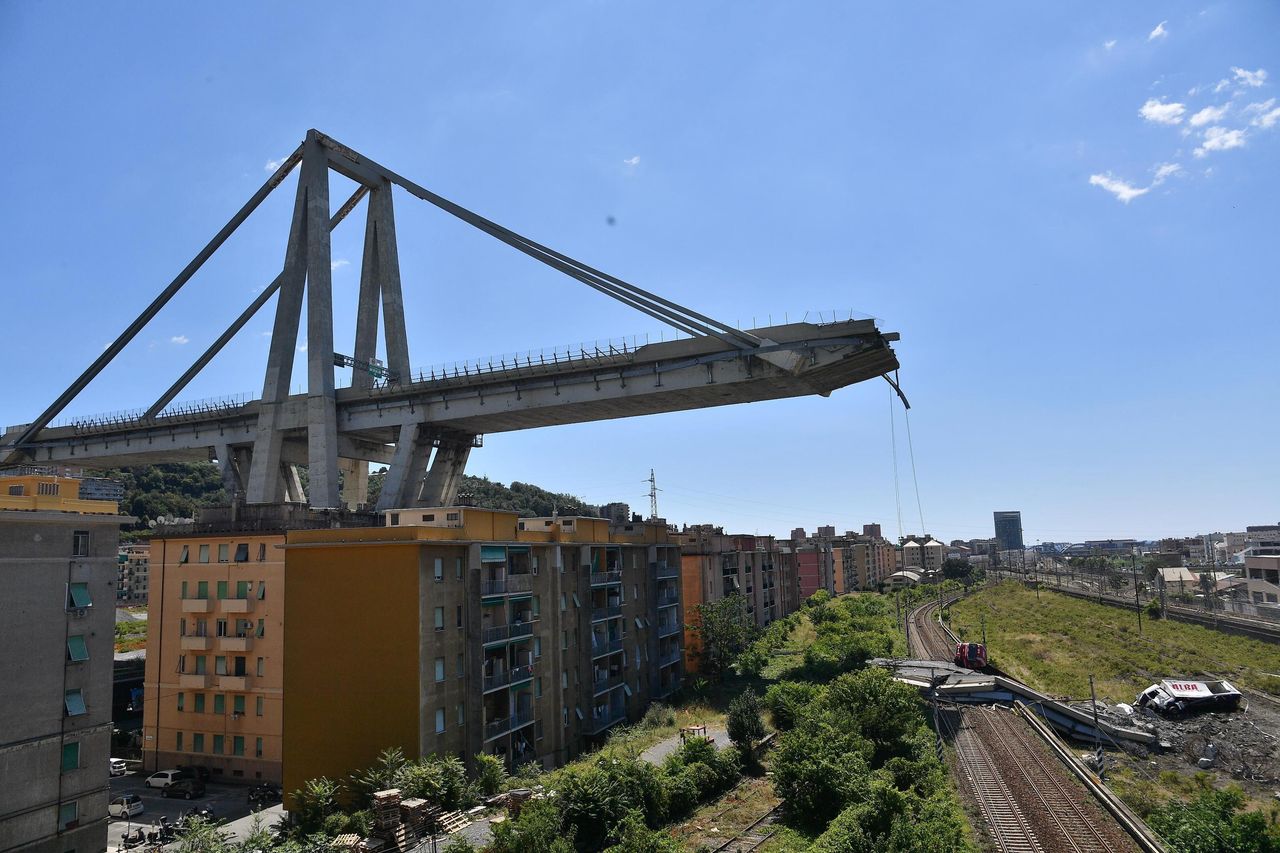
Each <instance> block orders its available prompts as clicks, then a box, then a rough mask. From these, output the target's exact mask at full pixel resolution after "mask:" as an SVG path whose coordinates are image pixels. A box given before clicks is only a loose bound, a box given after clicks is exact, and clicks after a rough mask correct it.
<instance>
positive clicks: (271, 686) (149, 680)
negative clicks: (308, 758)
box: [142, 532, 285, 782]
mask: <svg viewBox="0 0 1280 853" xmlns="http://www.w3.org/2000/svg"><path fill="white" fill-rule="evenodd" d="M284 541H285V537H284V534H283V533H282V532H278V533H257V534H253V533H244V534H237V533H229V534H226V533H223V534H212V533H210V534H203V535H202V534H198V533H191V534H182V535H174V536H168V537H156V538H153V539H152V542H151V549H150V559H151V571H150V574H151V590H150V603H149V605H148V622H149V625H150V632H149V636H148V640H147V667H146V677H145V685H144V704H143V742H142V755H143V767H144V768H145V769H146V770H147V771H156V770H164V769H167V768H171V767H173V766H175V765H178V764H194V765H204V766H207V767H208V768H209V770H210V773H211V775H212V777H213V778H214V779H218V780H219V781H234V780H246V781H256V780H260V779H261V780H268V781H272V782H279V781H280V780H281V778H282V776H281V770H280V758H281V728H282V720H283V692H284V691H283V688H284V674H283V670H284V601H285V583H284V582H285V566H284V555H285V552H284V548H283V546H284Z"/></svg>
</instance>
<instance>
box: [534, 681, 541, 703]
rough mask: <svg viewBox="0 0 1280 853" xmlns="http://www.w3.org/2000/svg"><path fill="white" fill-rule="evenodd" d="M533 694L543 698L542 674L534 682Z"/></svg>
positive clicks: (537, 697)
mask: <svg viewBox="0 0 1280 853" xmlns="http://www.w3.org/2000/svg"><path fill="white" fill-rule="evenodd" d="M533 695H534V698H536V699H541V698H542V676H541V675H539V676H538V678H537V680H536V681H534V682H533Z"/></svg>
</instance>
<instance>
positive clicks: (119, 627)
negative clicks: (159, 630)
mask: <svg viewBox="0 0 1280 853" xmlns="http://www.w3.org/2000/svg"><path fill="white" fill-rule="evenodd" d="M146 644H147V620H145V619H139V620H137V621H136V622H117V623H116V638H115V649H116V651H117V652H131V651H134V650H135V649H141V648H143V647H144V646H146Z"/></svg>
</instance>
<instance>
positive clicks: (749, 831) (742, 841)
mask: <svg viewBox="0 0 1280 853" xmlns="http://www.w3.org/2000/svg"><path fill="white" fill-rule="evenodd" d="M781 819H782V804H781V803H779V804H778V805H776V806H774V807H773V808H771V809H769V811H767V812H765V813H764V814H763V815H761V816H760V817H758V818H756V820H755V822H754V823H752V824H751V825H750V826H748V827H747V828H746V829H744V830H742V832H740V833H738V834H737V835H735V836H734V837H733V838H730V839H729V840H728V841H726V842H725V843H723V844H721V845H720V846H719V847H717V848H715V850H714V851H712V853H751V851H752V850H757V849H759V847H760V845H762V844H764V843H765V842H766V841H768V840H769V839H770V838H771V837H772V836H773V834H774V833H775V832H777V830H776V829H774V826H773V825H774V824H775V823H777V822H778V821H779V820H781Z"/></svg>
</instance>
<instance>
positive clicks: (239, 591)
mask: <svg viewBox="0 0 1280 853" xmlns="http://www.w3.org/2000/svg"><path fill="white" fill-rule="evenodd" d="M248 597H249V582H248V581H236V598H240V599H245V598H248Z"/></svg>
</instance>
